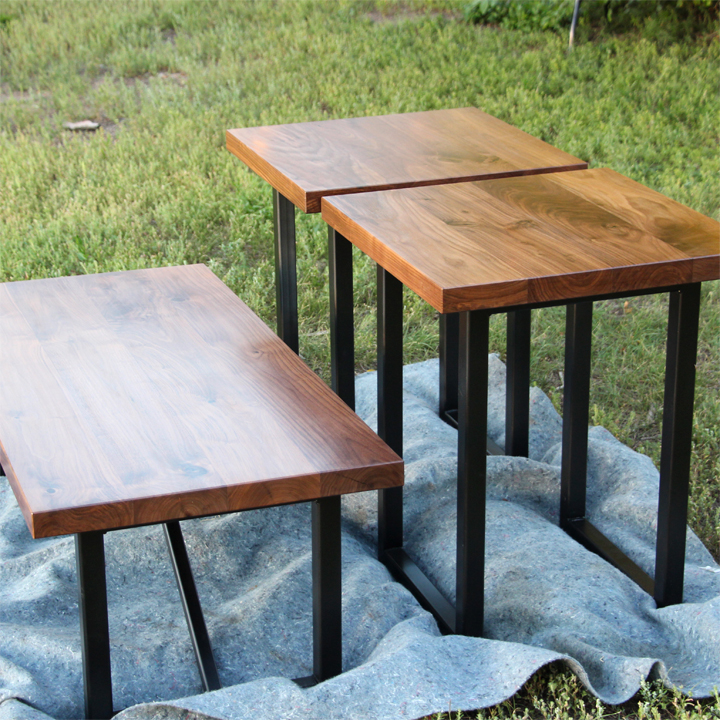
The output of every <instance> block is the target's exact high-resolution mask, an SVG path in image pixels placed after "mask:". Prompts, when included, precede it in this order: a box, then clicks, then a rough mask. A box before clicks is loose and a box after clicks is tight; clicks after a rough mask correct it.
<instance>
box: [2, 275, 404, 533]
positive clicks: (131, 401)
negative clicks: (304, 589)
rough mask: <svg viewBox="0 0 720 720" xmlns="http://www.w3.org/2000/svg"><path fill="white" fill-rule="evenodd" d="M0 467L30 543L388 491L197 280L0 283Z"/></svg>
mask: <svg viewBox="0 0 720 720" xmlns="http://www.w3.org/2000/svg"><path fill="white" fill-rule="evenodd" d="M0 338H1V341H0V464H2V467H3V468H4V470H5V472H6V474H7V476H8V480H9V481H10V484H11V485H12V488H13V490H14V491H15V496H16V497H17V500H18V503H19V505H20V507H21V509H22V511H23V514H24V516H25V520H26V521H27V524H28V527H29V528H30V531H31V533H32V535H33V537H46V536H51V535H63V534H66V533H75V532H84V531H88V530H108V529H112V528H119V527H128V526H134V525H141V524H146V523H157V522H163V521H167V520H173V519H182V518H187V517H196V516H201V515H208V514H215V513H222V512H228V511H234V510H243V509H248V508H256V507H263V506H270V505H277V504H282V503H288V502H296V501H303V500H311V499H316V498H320V497H324V496H329V495H339V494H342V493H351V492H357V491H360V490H369V489H374V488H380V487H390V486H397V485H402V483H403V463H402V460H401V459H400V458H399V457H398V456H397V455H396V454H395V453H393V452H392V450H390V449H389V448H388V447H387V445H385V443H383V442H382V441H381V440H380V439H379V438H378V437H377V435H375V433H373V432H372V431H371V430H370V429H369V428H368V427H367V426H366V425H365V424H364V423H363V422H362V420H360V418H359V417H358V416H357V415H355V413H353V412H352V411H351V410H350V409H349V408H348V407H347V406H346V405H345V404H344V403H343V402H342V401H341V400H340V399H339V398H338V397H337V396H336V395H335V394H334V393H333V392H332V391H331V390H330V389H329V388H328V387H327V386H326V385H325V384H324V383H323V382H322V381H321V380H320V379H319V378H318V377H317V376H316V375H315V374H314V373H313V372H312V371H311V370H310V369H309V368H308V367H307V366H306V365H305V363H304V362H303V361H302V360H301V359H300V358H299V357H298V356H297V355H295V353H293V352H292V351H291V350H289V349H288V347H287V346H286V345H285V344H284V343H283V342H282V341H281V340H280V339H279V338H278V337H277V336H276V335H275V334H274V333H273V332H271V331H270V330H269V329H268V328H267V327H266V326H265V324H264V323H262V321H261V320H260V319H259V318H257V316H255V315H254V314H253V313H252V312H251V311H250V309H249V308H248V307H247V306H246V305H245V304H244V303H243V302H241V301H240V300H239V299H238V298H237V297H236V296H235V294H234V293H233V292H232V291H230V290H229V289H228V288H227V287H226V286H225V285H224V284H223V283H222V282H221V281H220V280H218V279H217V278H216V277H215V275H213V273H212V272H211V271H210V270H208V269H207V268H206V267H205V266H204V265H194V266H185V267H171V268H161V269H153V270H137V271H131V272H122V273H107V274H102V275H85V276H76V277H64V278H55V279H47V280H31V281H24V282H14V283H5V284H0Z"/></svg>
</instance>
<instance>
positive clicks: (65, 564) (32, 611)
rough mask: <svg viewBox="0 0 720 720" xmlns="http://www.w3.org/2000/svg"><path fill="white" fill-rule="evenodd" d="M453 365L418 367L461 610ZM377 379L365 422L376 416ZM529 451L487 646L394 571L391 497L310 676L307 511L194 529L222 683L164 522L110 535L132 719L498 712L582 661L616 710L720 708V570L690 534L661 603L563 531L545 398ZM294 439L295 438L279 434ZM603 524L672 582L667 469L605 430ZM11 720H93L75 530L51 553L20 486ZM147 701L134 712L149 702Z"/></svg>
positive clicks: (519, 474) (365, 395)
mask: <svg viewBox="0 0 720 720" xmlns="http://www.w3.org/2000/svg"><path fill="white" fill-rule="evenodd" d="M504 383H505V368H504V366H503V364H502V363H501V362H500V361H499V360H498V359H497V358H496V357H494V356H491V359H490V390H489V391H490V398H489V406H488V414H489V417H488V422H489V435H490V436H491V437H492V438H493V439H494V440H495V441H496V442H498V444H500V445H501V446H502V445H503V443H504V394H505V385H504ZM437 386H438V365H437V361H428V362H425V363H419V364H416V365H411V366H408V367H406V368H405V388H404V393H405V397H404V426H405V429H404V433H405V447H404V457H405V461H406V489H405V538H406V548H407V550H408V552H409V553H410V554H411V555H412V556H413V557H415V558H416V559H417V561H418V563H419V565H420V566H421V567H422V568H423V570H424V571H425V572H426V573H427V574H428V575H429V576H430V577H431V578H432V579H433V580H434V581H435V583H436V584H437V586H438V587H439V588H440V589H441V591H442V592H443V593H444V594H445V595H446V596H447V597H448V598H449V599H450V600H454V594H455V518H456V509H455V503H456V497H455V485H456V444H457V433H456V431H455V430H453V429H452V428H451V427H449V426H448V425H446V424H445V423H444V422H442V421H441V420H440V419H439V418H438V416H437ZM375 392H376V377H375V374H374V373H367V374H365V375H363V376H360V377H359V378H358V379H357V411H358V414H359V415H360V416H361V417H363V419H365V421H366V422H367V423H368V424H369V425H371V426H372V427H375V423H376V410H375V408H376V394H375ZM530 432H531V442H530V457H529V458H510V457H490V458H488V495H487V497H488V507H487V551H486V558H487V560H486V570H485V585H486V591H485V592H486V616H485V636H484V637H483V638H467V637H460V636H447V637H443V636H441V634H440V633H439V631H438V629H437V626H436V624H435V622H434V620H433V618H432V617H431V616H430V615H429V614H428V613H426V612H425V611H424V610H422V609H421V608H420V606H419V605H418V604H417V602H416V601H415V600H414V599H413V597H412V596H411V595H410V594H409V592H407V591H406V590H405V589H404V588H403V587H402V586H400V585H399V584H397V583H395V582H393V581H392V579H391V577H390V575H389V573H388V572H387V570H386V569H385V568H384V566H383V565H381V564H380V563H379V562H378V561H377V560H376V559H375V546H374V545H375V532H376V517H377V515H376V494H375V493H362V494H358V495H352V496H346V497H345V498H343V537H342V552H343V666H344V670H345V672H344V673H343V674H342V675H341V676H339V677H337V678H334V679H333V680H330V681H327V682H325V683H323V684H321V685H319V686H317V687H315V688H311V689H309V690H301V689H300V688H298V687H297V686H296V685H295V684H294V683H293V682H292V681H291V680H289V679H288V678H293V677H302V676H305V675H309V674H310V673H311V667H312V627H311V582H310V562H311V558H310V508H309V505H308V504H301V505H294V506H285V507H279V508H270V509H264V510H255V511H251V512H245V513H238V514H234V515H225V516H221V517H211V518H205V519H201V520H191V521H185V522H183V523H182V526H183V531H184V533H185V537H186V542H187V545H188V551H189V555H190V559H191V562H192V565H193V568H194V572H195V578H196V582H197V585H198V590H199V593H200V596H201V601H202V604H203V609H204V612H205V617H206V621H207V624H208V627H209V631H210V635H211V639H212V643H213V648H214V652H215V657H216V660H217V663H218V668H219V673H220V679H221V681H222V683H223V688H224V689H222V690H219V691H215V692H212V693H206V694H202V693H201V690H202V688H201V685H200V678H199V674H198V671H197V668H196V666H195V662H194V656H193V653H192V648H191V645H190V640H189V637H188V634H187V629H186V626H185V622H184V617H183V614H182V608H181V605H180V601H179V596H178V592H177V588H176V586H175V581H174V577H173V575H172V571H171V566H170V562H169V558H168V555H167V551H166V548H165V545H164V539H163V536H162V532H161V529H160V528H159V527H143V528H135V529H131V530H122V531H117V532H111V533H108V534H107V535H106V536H105V538H106V541H105V542H106V562H107V577H108V602H109V614H110V635H111V644H112V668H113V693H114V699H115V707H116V708H128V709H126V710H125V711H124V712H122V713H121V714H120V716H119V717H120V718H122V720H131V719H132V720H140V719H141V718H143V719H145V718H158V719H159V718H168V720H180V718H183V719H187V718H218V719H221V720H241V719H245V718H248V719H250V718H253V720H256V719H257V718H263V719H264V720H271V719H272V718H283V719H288V718H303V719H307V718H318V719H320V718H323V719H331V718H338V719H340V718H342V719H344V720H346V719H348V718H368V719H377V720H380V719H382V720H384V719H386V718H387V719H388V720H390V719H392V720H395V719H396V718H418V717H420V716H423V715H427V714H430V713H434V712H444V711H447V710H448V709H449V708H451V709H453V710H458V709H466V710H471V709H476V708H481V707H487V706H490V705H493V704H496V703H498V702H501V701H502V700H504V699H506V698H508V697H510V696H511V695H513V694H514V693H515V692H516V691H517V690H518V689H519V688H520V687H521V686H522V684H523V683H524V682H525V681H526V680H527V678H528V677H530V676H531V675H532V674H533V673H534V672H535V671H536V670H537V669H538V668H540V667H541V666H543V665H545V664H547V663H549V662H552V661H557V660H563V661H565V662H566V663H567V665H568V666H569V667H570V668H571V669H572V670H573V672H575V673H576V674H577V675H578V677H579V678H580V679H581V681H582V682H583V683H584V685H585V686H586V687H587V688H589V690H590V691H591V692H593V693H594V694H595V695H597V696H598V697H599V698H600V699H602V700H603V701H604V702H607V703H620V702H624V701H625V700H627V699H629V698H630V697H631V696H632V695H633V694H634V693H635V692H636V691H637V690H638V688H639V686H640V683H641V681H642V680H644V679H646V678H654V677H661V678H662V679H663V680H664V681H665V682H666V683H668V684H671V685H675V686H678V687H680V688H681V689H682V690H683V692H685V693H687V694H690V695H693V696H696V697H705V696H709V695H711V694H712V692H713V688H714V687H717V686H720V568H719V567H718V565H717V564H716V563H715V562H714V561H713V559H712V557H711V555H710V553H709V552H708V551H707V550H706V549H705V548H704V547H703V546H702V544H701V543H700V541H699V540H698V539H697V537H696V536H695V535H694V534H693V533H692V532H691V531H690V530H688V534H687V556H686V567H685V602H684V603H683V604H682V605H679V606H674V607H667V608H663V609H661V610H658V609H656V608H655V603H654V602H653V600H652V598H651V597H649V596H648V595H646V594H645V593H644V592H643V591H642V590H640V589H639V588H638V587H637V586H636V585H635V584H634V583H633V582H632V581H631V580H629V579H628V578H626V577H625V576H624V575H623V574H622V573H620V572H619V571H617V570H615V569H614V568H613V567H611V566H610V565H608V564H607V563H605V562H603V561H602V560H601V559H600V558H599V557H597V556H596V555H594V554H592V553H590V552H588V551H587V550H585V549H584V548H582V547H581V546H580V545H579V544H577V543H576V542H574V541H573V540H571V539H570V538H569V537H568V536H567V535H566V534H565V533H564V532H562V531H561V530H560V529H559V528H558V526H557V521H558V506H559V492H560V469H559V468H560V453H561V447H560V444H559V443H560V434H561V419H560V417H559V416H558V415H557V413H556V412H555V410H554V409H553V407H552V404H551V403H550V401H549V400H548V398H547V397H546V396H545V395H544V394H543V393H542V392H541V391H540V390H539V389H537V388H533V389H532V391H531V430H530ZM278 442H282V439H281V438H279V439H278ZM588 465H589V467H588V513H589V517H590V519H591V521H592V522H593V523H594V524H595V525H596V526H597V527H598V528H599V529H600V530H601V531H602V532H603V533H605V534H606V535H607V536H608V537H609V538H610V539H611V540H612V541H613V542H614V543H615V544H617V545H618V546H619V547H620V548H621V549H623V550H624V551H625V552H626V553H627V554H628V555H629V556H630V557H631V558H632V559H633V560H634V561H635V562H636V563H637V564H638V565H640V567H642V568H643V569H644V570H645V571H646V572H648V573H649V574H651V575H652V573H653V568H654V554H655V549H654V542H655V532H656V512H657V492H658V473H657V470H656V469H655V467H654V466H653V464H652V462H651V461H650V460H649V459H648V458H647V457H645V456H643V455H639V454H637V453H635V452H633V451H632V450H630V449H629V448H627V447H626V446H624V445H622V444H621V443H620V442H618V441H617V440H616V439H615V438H613V437H612V435H610V433H608V432H607V431H606V430H604V429H603V428H600V427H595V428H592V429H591V431H590V446H589V460H588ZM0 623H2V628H1V631H0V720H6V719H7V718H17V719H21V720H40V718H45V719H47V716H50V717H52V718H57V719H58V720H60V719H61V718H78V717H81V716H82V714H83V711H82V678H81V657H80V631H79V621H78V611H77V587H76V574H75V559H74V542H73V539H72V538H68V537H66V538H51V539H45V540H32V539H31V538H30V535H29V533H28V530H27V528H26V526H25V523H24V521H23V518H22V516H21V514H20V511H19V509H18V507H17V504H16V502H15V499H14V496H13V494H12V491H11V490H10V488H9V486H8V484H7V481H6V480H5V479H4V478H0ZM130 706H134V707H130Z"/></svg>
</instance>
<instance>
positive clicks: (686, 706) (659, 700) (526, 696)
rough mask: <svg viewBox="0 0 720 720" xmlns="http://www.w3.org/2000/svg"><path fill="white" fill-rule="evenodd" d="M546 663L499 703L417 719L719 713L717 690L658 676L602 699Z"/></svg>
mask: <svg viewBox="0 0 720 720" xmlns="http://www.w3.org/2000/svg"><path fill="white" fill-rule="evenodd" d="M561 669H562V664H561V663H557V664H551V665H548V666H546V667H544V668H542V669H541V670H540V671H538V672H537V673H535V675H533V676H532V677H531V678H530V679H529V680H528V681H527V682H526V683H525V685H524V686H523V688H522V689H521V690H520V692H518V693H517V694H516V695H514V696H513V697H511V698H510V699H509V700H506V701H505V702H503V703H500V704H499V705H495V706H494V707H491V708H488V709H487V710H479V711H476V712H470V713H463V712H460V711H454V710H452V709H449V711H448V712H447V713H440V714H438V715H428V716H427V717H426V718H423V719H422V720H613V719H615V720H619V719H620V718H622V719H623V720H711V719H712V718H720V695H718V694H717V692H716V693H715V697H713V698H710V699H709V700H693V699H691V698H688V697H686V696H684V695H683V694H682V693H681V692H680V691H679V690H668V689H667V688H666V687H665V686H664V685H663V684H662V682H661V681H659V680H656V681H654V682H650V683H643V684H642V686H641V688H640V692H638V694H637V695H636V696H635V697H634V698H633V699H632V700H630V701H628V702H626V703H624V704H623V705H615V706H608V705H604V704H603V703H602V702H600V700H598V699H597V698H596V697H595V696H594V695H591V694H590V693H589V692H587V690H585V689H584V688H583V686H582V684H581V683H580V681H579V680H578V679H577V678H576V677H575V676H574V675H572V674H570V673H568V672H565V673H562V672H561Z"/></svg>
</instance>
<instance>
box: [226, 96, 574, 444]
mask: <svg viewBox="0 0 720 720" xmlns="http://www.w3.org/2000/svg"><path fill="white" fill-rule="evenodd" d="M227 147H228V149H229V150H230V151H231V152H232V153H234V154H235V155H237V156H238V157H239V158H240V159H241V160H242V161H243V162H244V163H245V164H246V165H247V166H248V167H249V168H250V169H251V170H254V171H255V172H256V173H257V174H258V175H260V177H262V178H263V179H264V180H266V181H267V182H268V183H270V185H272V187H273V189H274V192H273V199H274V201H273V207H274V218H275V280H276V292H277V314H278V334H279V335H280V336H281V337H282V338H283V339H284V340H285V341H286V342H287V343H288V345H289V346H290V347H291V348H293V349H294V350H295V351H296V352H297V350H298V342H299V338H298V317H297V279H296V270H295V209H294V207H293V206H297V207H298V208H300V210H302V211H303V212H306V213H315V212H319V210H320V201H321V198H323V197H331V196H336V195H346V194H353V193H364V192H369V191H375V190H387V189H390V188H404V187H418V186H430V185H438V184H445V183H458V182H466V181H469V180H482V179H487V178H500V177H508V176H516V175H533V174H540V173H554V172H560V171H566V170H579V169H583V168H586V167H587V163H585V162H583V161H582V160H579V159H578V158H576V157H573V156H572V155H569V154H568V153H565V152H563V151H562V150H558V149H557V148H554V147H552V146H551V145H548V144H547V143H545V142H543V141H542V140H538V139H537V138H535V137H533V136H532V135H528V134H527V133H525V132H523V131H522V130H518V129H517V128H515V127H512V126H511V125H508V124H507V123H504V122H502V121H501V120H498V119H497V118H494V117H492V116H491V115H488V114H486V113H484V112H482V111H481V110H478V109H477V108H459V109H453V110H431V111H427V112H415V113H405V114H400V115H385V116H378V117H361V118H350V119H343V120H323V121H319V122H306V123H294V124H291V125H274V126H267V127H254V128H241V129H236V130H228V131H227ZM328 256H329V271H330V313H331V316H333V317H334V316H336V315H341V316H344V315H347V314H348V313H350V315H351V316H352V283H350V284H349V285H347V284H346V285H338V283H337V275H338V273H339V274H341V275H342V276H343V277H348V276H349V273H351V272H352V254H351V248H350V245H349V244H348V243H347V242H346V240H345V239H344V238H343V237H338V235H337V234H336V233H335V232H333V230H332V229H331V230H330V237H329V250H328ZM348 268H349V269H348ZM331 325H332V326H334V325H335V323H332V322H331ZM341 325H343V326H345V325H347V323H345V322H343V323H341ZM508 330H509V333H508V343H509V351H510V355H511V357H513V358H515V357H517V358H518V362H512V363H511V364H510V366H511V368H512V369H513V370H514V371H515V374H514V375H512V377H511V378H510V379H511V382H510V387H511V388H513V390H516V391H517V392H516V394H517V397H515V398H514V400H513V402H512V403H511V404H510V407H511V408H512V409H513V412H514V413H515V416H516V421H515V422H512V423H511V426H512V427H513V428H519V432H518V434H517V436H516V437H515V438H510V442H511V444H513V446H516V448H517V450H518V452H520V453H523V450H524V454H527V422H525V424H524V425H523V423H522V422H521V421H520V419H521V418H522V417H525V420H526V421H527V414H528V391H527V388H528V387H529V377H526V376H527V368H526V367H525V366H524V365H523V363H522V360H523V359H524V358H525V357H526V356H527V355H528V353H527V352H526V349H529V344H530V313H529V312H524V311H521V312H520V313H513V314H511V315H510V316H509V317H508ZM330 342H331V352H332V354H333V355H335V354H337V353H338V352H342V353H345V354H348V355H352V354H354V348H353V346H352V344H351V343H352V337H335V336H334V335H332V334H331V338H330ZM457 345H458V318H457V316H455V315H443V316H442V317H441V328H440V365H441V373H440V377H441V381H440V408H439V410H440V415H441V416H443V417H445V416H446V413H448V412H450V413H451V414H452V413H453V412H454V411H455V410H456V409H457V373H456V372H455V369H456V368H457ZM333 366H334V367H341V368H345V367H347V368H350V364H349V363H346V362H340V363H334V364H333ZM354 382H355V376H354V370H352V371H351V372H349V373H347V374H344V375H341V376H333V378H332V384H333V388H334V389H335V390H336V391H337V392H338V393H339V394H340V396H341V397H342V398H343V399H344V400H345V401H346V402H347V403H348V405H350V407H354V397H355V386H354Z"/></svg>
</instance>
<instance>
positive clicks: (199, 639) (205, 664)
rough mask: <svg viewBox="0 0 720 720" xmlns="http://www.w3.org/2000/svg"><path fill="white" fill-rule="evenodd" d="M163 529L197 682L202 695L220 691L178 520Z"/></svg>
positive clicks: (165, 524) (165, 525) (208, 638)
mask: <svg viewBox="0 0 720 720" xmlns="http://www.w3.org/2000/svg"><path fill="white" fill-rule="evenodd" d="M163 530H164V532H165V541H166V542H167V546H168V551H169V553H170V559H171V561H172V566H173V571H174V572H175V580H176V582H177V586H178V591H179V592H180V600H181V601H182V606H183V611H184V612H185V620H186V621H187V626H188V630H189V631H190V640H191V641H192V646H193V650H194V651H195V659H196V660H197V664H198V669H199V671H200V681H201V682H202V686H203V688H204V689H205V692H208V691H209V690H219V689H220V678H219V677H218V672H217V668H216V666H215V658H214V657H213V652H212V646H211V644H210V636H209V635H208V631H207V627H206V626H205V618H204V617H203V613H202V607H201V606H200V598H199V597H198V594H197V588H196V587H195V579H194V578H193V573H192V568H191V567H190V558H188V554H187V548H186V547H185V541H184V540H183V535H182V530H181V528H180V523H179V522H178V521H177V520H175V521H172V522H168V523H164V524H163Z"/></svg>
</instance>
